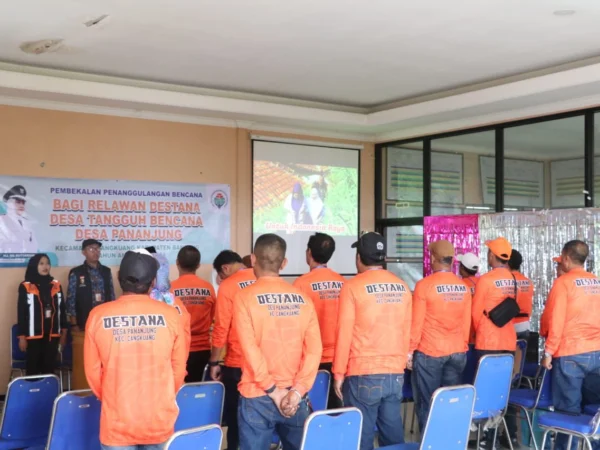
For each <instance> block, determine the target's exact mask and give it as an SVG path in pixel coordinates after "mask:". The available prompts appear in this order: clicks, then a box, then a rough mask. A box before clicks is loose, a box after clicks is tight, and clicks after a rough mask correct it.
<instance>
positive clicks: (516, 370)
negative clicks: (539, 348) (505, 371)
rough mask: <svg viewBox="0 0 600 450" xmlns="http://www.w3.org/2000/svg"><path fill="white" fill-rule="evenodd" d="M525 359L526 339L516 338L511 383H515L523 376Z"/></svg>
mask: <svg viewBox="0 0 600 450" xmlns="http://www.w3.org/2000/svg"><path fill="white" fill-rule="evenodd" d="M526 359H527V341H526V340H525V339H519V340H517V351H516V353H515V363H514V367H513V383H517V382H518V381H519V380H520V379H521V377H522V376H523V369H524V368H525V361H526Z"/></svg>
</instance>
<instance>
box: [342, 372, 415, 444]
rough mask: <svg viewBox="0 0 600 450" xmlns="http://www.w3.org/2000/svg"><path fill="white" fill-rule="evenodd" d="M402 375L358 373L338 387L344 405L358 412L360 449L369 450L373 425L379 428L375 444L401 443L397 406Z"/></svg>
mask: <svg viewBox="0 0 600 450" xmlns="http://www.w3.org/2000/svg"><path fill="white" fill-rule="evenodd" d="M403 383H404V374H401V373H395V374H382V375H359V376H351V377H348V378H346V381H345V382H344V385H343V387H342V394H343V396H344V406H353V407H356V408H358V409H360V411H361V412H362V416H363V425H362V436H361V438H360V450H372V449H373V444H374V441H375V425H377V429H378V430H379V446H380V447H383V446H386V445H395V444H403V443H404V425H403V424H402V416H401V415H400V409H401V405H402V384H403Z"/></svg>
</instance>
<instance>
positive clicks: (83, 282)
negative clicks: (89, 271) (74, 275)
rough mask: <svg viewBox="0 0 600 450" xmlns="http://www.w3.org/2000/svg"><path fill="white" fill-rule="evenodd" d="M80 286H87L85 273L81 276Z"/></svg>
mask: <svg viewBox="0 0 600 450" xmlns="http://www.w3.org/2000/svg"><path fill="white" fill-rule="evenodd" d="M79 287H85V277H84V276H83V275H82V276H80V277H79Z"/></svg>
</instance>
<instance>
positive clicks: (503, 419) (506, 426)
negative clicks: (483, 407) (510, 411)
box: [494, 416, 515, 450]
mask: <svg viewBox="0 0 600 450" xmlns="http://www.w3.org/2000/svg"><path fill="white" fill-rule="evenodd" d="M502 423H503V424H504V431H506V436H507V438H506V440H507V441H508V445H509V446H510V450H515V449H514V448H513V445H512V440H511V438H510V433H509V432H508V425H506V417H504V416H502ZM496 430H498V428H496ZM495 442H496V440H495V439H494V443H495Z"/></svg>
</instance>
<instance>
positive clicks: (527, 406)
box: [508, 368, 552, 450]
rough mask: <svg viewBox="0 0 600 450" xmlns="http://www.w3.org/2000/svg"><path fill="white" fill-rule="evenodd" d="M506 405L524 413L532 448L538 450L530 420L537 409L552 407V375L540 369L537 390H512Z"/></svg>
mask: <svg viewBox="0 0 600 450" xmlns="http://www.w3.org/2000/svg"><path fill="white" fill-rule="evenodd" d="M508 404H509V405H511V406H514V407H515V408H518V409H519V410H521V411H523V412H524V413H525V418H526V419H527V426H528V427H529V434H530V436H531V439H532V440H533V446H534V447H535V449H536V450H538V449H539V447H538V444H537V441H536V440H535V433H534V431H533V422H532V418H533V413H534V411H535V410H536V409H537V408H541V409H550V408H551V407H552V374H551V373H550V371H548V370H546V369H544V368H542V369H541V374H540V384H539V388H538V389H513V390H512V391H510V395H509V397H508Z"/></svg>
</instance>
